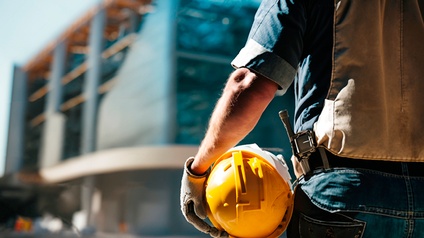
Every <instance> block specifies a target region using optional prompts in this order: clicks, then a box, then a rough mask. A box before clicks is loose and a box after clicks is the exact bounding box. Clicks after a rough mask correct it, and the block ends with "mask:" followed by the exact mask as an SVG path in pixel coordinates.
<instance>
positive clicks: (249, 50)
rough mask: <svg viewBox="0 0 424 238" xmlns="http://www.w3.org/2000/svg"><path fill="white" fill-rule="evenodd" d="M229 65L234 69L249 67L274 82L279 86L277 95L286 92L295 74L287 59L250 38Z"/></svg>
mask: <svg viewBox="0 0 424 238" xmlns="http://www.w3.org/2000/svg"><path fill="white" fill-rule="evenodd" d="M231 65H232V66H233V67H234V68H236V69H237V68H248V69H251V70H253V71H255V72H257V73H259V74H261V75H262V76H265V77H267V78H269V79H270V80H272V81H274V82H276V83H277V84H278V85H279V86H280V88H281V89H280V90H278V91H279V92H277V94H279V95H282V94H284V93H286V91H287V89H288V88H289V86H290V85H291V84H292V82H293V79H294V77H295V75H296V69H295V68H293V66H291V65H290V64H289V63H288V62H287V61H285V60H284V59H283V58H281V57H279V56H278V55H276V54H274V53H273V52H271V51H269V50H267V49H266V48H265V47H263V46H262V45H260V44H259V43H257V42H256V41H254V40H252V39H249V40H248V41H247V43H246V45H245V47H244V48H243V49H241V50H240V52H239V54H238V55H237V56H236V58H235V59H234V60H233V61H232V62H231Z"/></svg>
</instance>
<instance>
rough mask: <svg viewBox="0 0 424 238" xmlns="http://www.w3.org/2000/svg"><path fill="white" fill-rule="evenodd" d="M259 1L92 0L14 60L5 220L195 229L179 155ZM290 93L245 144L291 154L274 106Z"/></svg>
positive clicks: (100, 230) (202, 122) (185, 232)
mask: <svg viewBox="0 0 424 238" xmlns="http://www.w3.org/2000/svg"><path fill="white" fill-rule="evenodd" d="M259 2H260V1H259V0H250V1H246V0H243V1H242V0H238V1H236V0H234V1H219V0H208V1H205V0H156V1H155V0H104V1H100V0H99V2H98V4H97V5H96V6H94V7H93V8H92V9H90V10H89V11H88V12H86V13H82V14H81V17H80V18H79V19H75V21H74V23H73V24H72V25H70V26H69V27H68V28H67V29H64V31H63V32H62V34H61V35H60V36H59V37H57V39H55V40H54V41H52V42H51V43H50V44H49V45H46V46H45V47H44V48H43V49H40V51H39V53H38V54H37V55H35V56H34V57H33V58H32V59H30V60H29V61H28V62H27V63H26V64H24V65H17V66H16V67H15V70H14V80H13V91H12V105H11V111H10V121H9V135H8V144H7V158H6V170H5V176H4V177H3V178H2V179H1V181H0V186H2V187H3V192H1V193H0V201H1V202H2V203H4V204H7V207H8V209H6V210H5V212H2V214H1V215H0V222H2V224H3V225H2V226H3V227H4V229H3V230H4V231H6V232H9V231H11V230H13V226H12V228H11V225H10V224H11V221H12V223H13V222H16V220H17V218H18V217H19V218H29V219H32V220H35V219H37V218H43V217H45V216H47V215H48V216H51V217H54V218H57V219H60V221H61V222H62V223H63V229H68V230H73V231H74V232H75V233H79V234H80V235H81V234H87V235H95V234H131V235H134V236H143V237H145V236H179V237H190V236H195V237H201V236H202V234H201V233H199V232H198V231H197V230H196V229H194V228H193V227H192V226H191V225H190V224H188V223H187V222H186V221H185V219H184V217H183V216H182V215H181V212H180V205H179V190H180V178H181V175H182V166H183V163H184V161H185V160H186V159H187V158H188V157H189V156H192V155H194V154H195V153H196V149H197V146H198V144H199V143H200V140H201V139H202V137H203V133H204V132H205V129H206V126H207V122H208V118H209V116H210V114H211V112H212V109H213V107H214V105H215V102H216V100H217V98H218V97H219V95H220V91H221V90H222V87H223V85H224V83H225V80H226V79H227V77H228V75H229V74H230V73H231V72H232V70H233V69H232V68H231V65H230V62H231V61H232V59H233V57H234V56H235V55H236V54H237V53H238V51H239V50H240V49H241V48H242V47H243V45H244V43H245V42H246V39H247V35H248V32H249V29H250V25H251V23H252V22H253V17H254V13H255V11H256V9H257V7H258V5H259ZM288 94H289V95H288V96H284V97H279V98H275V100H274V101H273V102H272V103H271V105H270V107H269V108H268V109H267V110H266V111H265V114H266V115H265V117H263V118H264V119H261V121H260V122H259V124H258V126H257V127H256V128H255V130H254V131H253V132H252V133H251V134H250V135H249V136H248V137H247V138H246V139H245V141H243V143H257V144H258V145H260V146H261V147H266V148H273V149H275V150H280V151H278V152H279V153H282V154H283V155H284V156H285V157H286V158H287V157H288V156H290V154H291V150H290V147H289V144H288V141H287V139H286V134H285V132H284V127H283V125H282V124H281V122H280V119H279V117H278V111H279V110H281V109H283V108H284V109H289V110H292V107H293V106H292V103H291V101H290V99H291V95H290V93H288ZM33 229H34V228H33ZM39 230H40V229H39ZM39 230H37V231H39ZM34 232H36V231H34V230H33V231H32V233H34Z"/></svg>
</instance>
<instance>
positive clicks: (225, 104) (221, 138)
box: [191, 69, 278, 174]
mask: <svg viewBox="0 0 424 238" xmlns="http://www.w3.org/2000/svg"><path fill="white" fill-rule="evenodd" d="M277 89H278V85H277V84H276V83H274V82H272V81H271V80H269V79H266V78H263V77H261V76H258V75H256V74H255V73H253V72H250V71H249V70H248V69H238V70H236V71H235V72H234V73H233V74H231V76H230V77H229V79H228V82H227V84H226V86H225V88H224V91H223V94H222V96H221V98H220V99H219V100H218V103H217V104H216V106H215V109H214V112H213V113H212V116H211V118H210V121H209V127H208V130H207V132H206V135H205V137H204V139H203V141H202V143H201V145H200V147H199V151H198V153H197V154H196V156H195V160H194V162H193V163H192V165H191V170H192V172H193V173H196V174H202V173H204V172H205V171H206V170H207V169H208V168H209V166H210V165H211V164H212V163H213V162H214V161H215V160H216V159H217V158H218V157H219V156H220V155H221V154H223V153H224V152H226V151H227V150H228V149H230V148H231V147H233V146H235V145H236V144H237V143H238V142H240V140H242V139H243V138H244V137H245V136H246V135H247V134H248V133H249V132H250V131H251V130H252V129H253V128H254V127H255V125H256V124H257V122H258V120H259V118H260V117H261V115H262V113H263V111H264V110H265V109H266V107H267V106H268V104H269V103H270V102H271V100H272V99H273V97H274V94H275V92H276V90H277Z"/></svg>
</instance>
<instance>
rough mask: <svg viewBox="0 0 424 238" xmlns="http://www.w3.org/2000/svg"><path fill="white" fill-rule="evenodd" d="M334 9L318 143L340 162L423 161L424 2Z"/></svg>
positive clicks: (370, 2)
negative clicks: (327, 83) (329, 69)
mask: <svg viewBox="0 0 424 238" xmlns="http://www.w3.org/2000/svg"><path fill="white" fill-rule="evenodd" d="M335 6H336V7H335V14H334V32H333V33H334V47H333V67H332V70H333V71H332V78H331V86H330V90H329V92H328V96H327V99H326V101H325V106H324V109H323V112H322V114H321V115H320V117H319V120H318V122H317V123H315V126H314V130H315V133H316V136H317V140H318V143H319V144H320V145H322V146H325V147H327V148H328V149H329V150H330V151H331V152H332V153H334V154H337V155H339V156H342V157H350V158H358V159H369V160H390V161H422V162H424V17H423V12H424V0H335Z"/></svg>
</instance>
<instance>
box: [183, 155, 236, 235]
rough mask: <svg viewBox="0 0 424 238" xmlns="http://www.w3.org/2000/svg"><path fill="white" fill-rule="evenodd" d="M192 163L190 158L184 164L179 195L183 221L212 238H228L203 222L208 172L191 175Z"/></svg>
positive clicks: (224, 233) (225, 233)
mask: <svg viewBox="0 0 424 238" xmlns="http://www.w3.org/2000/svg"><path fill="white" fill-rule="evenodd" d="M193 161H194V158H193V157H190V158H188V159H187V161H186V162H185V164H184V173H183V178H182V180H181V194H180V202H181V211H182V213H183V215H184V217H185V219H186V220H187V221H188V222H189V223H191V224H192V225H193V226H194V227H195V228H196V229H198V230H199V231H201V232H204V233H206V234H209V235H210V236H212V237H228V234H227V232H225V231H221V230H218V229H217V228H216V227H213V226H211V225H209V224H208V223H207V222H205V221H204V220H203V219H206V217H207V214H206V201H205V199H204V198H205V196H204V193H205V181H206V178H207V177H208V175H209V172H210V171H209V170H208V171H207V172H206V173H205V174H203V175H200V176H199V175H194V174H192V173H191V172H190V169H189V168H190V166H191V163H193Z"/></svg>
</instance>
